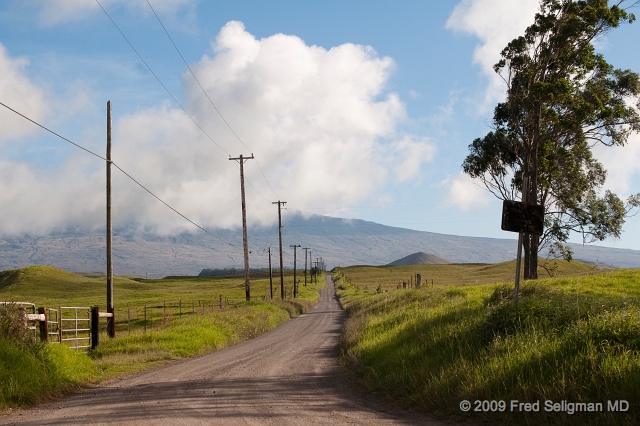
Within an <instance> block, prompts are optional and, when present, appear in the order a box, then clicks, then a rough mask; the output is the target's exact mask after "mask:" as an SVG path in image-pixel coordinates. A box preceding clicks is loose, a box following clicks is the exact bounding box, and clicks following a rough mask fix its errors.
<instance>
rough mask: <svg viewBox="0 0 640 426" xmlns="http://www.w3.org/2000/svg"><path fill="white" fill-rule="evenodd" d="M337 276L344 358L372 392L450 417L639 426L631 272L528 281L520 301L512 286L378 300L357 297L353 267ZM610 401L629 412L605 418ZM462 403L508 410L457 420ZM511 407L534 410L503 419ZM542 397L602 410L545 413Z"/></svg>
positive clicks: (446, 289) (637, 333)
mask: <svg viewBox="0 0 640 426" xmlns="http://www.w3.org/2000/svg"><path fill="white" fill-rule="evenodd" d="M342 272H344V274H345V276H350V277H352V278H351V283H350V282H349V281H347V282H345V280H344V279H339V280H338V288H339V290H338V292H339V295H340V298H341V300H342V301H343V303H344V305H345V306H346V307H347V309H348V311H349V314H350V316H349V319H348V321H347V323H346V326H345V332H344V338H343V353H344V356H343V359H344V362H345V363H346V364H347V365H348V366H349V367H350V369H351V370H353V371H356V372H357V375H358V376H359V377H360V378H361V380H363V382H364V383H366V384H367V385H368V386H369V387H370V388H372V389H374V390H376V391H378V392H381V393H384V394H387V395H389V396H390V397H392V398H394V399H396V400H398V401H400V402H402V403H404V404H406V405H410V406H413V407H416V408H419V409H423V410H426V411H429V412H432V413H438V414H439V415H441V416H443V417H452V418H457V419H473V420H486V421H489V422H492V423H493V422H495V423H499V424H531V425H546V424H551V425H560V424H588V425H592V424H593V425H605V424H607V425H608V424H614V425H632V424H640V410H639V408H640V322H639V320H640V299H639V298H638V296H639V293H640V272H638V271H618V272H614V273H607V274H601V275H597V276H591V277H589V276H585V277H579V278H568V277H564V278H556V279H546V280H540V281H539V282H536V283H531V282H527V283H525V284H524V285H523V287H522V296H521V298H520V301H519V303H518V304H514V303H513V300H512V299H511V297H510V296H511V293H512V291H513V290H512V284H493V285H486V284H485V285H467V286H440V287H438V286H435V287H429V288H423V289H419V290H416V289H414V290H394V291H391V292H382V293H377V294H376V293H373V292H367V291H363V290H362V287H363V286H364V283H363V281H361V280H360V281H359V278H358V277H359V275H358V271H357V270H355V269H352V270H346V271H342ZM341 276H342V273H340V274H337V275H336V278H338V277H341ZM353 282H355V283H357V284H353ZM356 285H357V286H358V288H360V290H358V289H356ZM618 399H624V400H627V401H628V402H629V404H630V409H629V411H628V412H625V413H620V412H607V411H606V410H607V401H608V400H618ZM461 400H469V401H472V402H473V401H476V400H480V401H482V400H488V401H491V400H496V401H499V400H504V401H505V402H506V404H507V409H506V410H505V412H502V413H501V412H489V413H484V412H474V411H471V412H468V413H463V412H461V411H460V409H459V405H458V404H459V403H460V401H461ZM511 400H518V401H520V402H530V403H533V402H536V401H540V405H541V409H540V411H539V412H530V413H525V412H511V411H509V403H510V401H511ZM546 400H550V401H554V402H560V401H563V400H564V401H568V402H587V403H588V402H594V403H596V402H600V403H603V409H604V412H601V413H574V414H567V412H558V413H556V412H545V411H544V402H545V401H546Z"/></svg>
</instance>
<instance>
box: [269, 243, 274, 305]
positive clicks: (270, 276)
mask: <svg viewBox="0 0 640 426" xmlns="http://www.w3.org/2000/svg"><path fill="white" fill-rule="evenodd" d="M269 290H270V291H271V298H272V299H273V270H272V269H271V247H269Z"/></svg>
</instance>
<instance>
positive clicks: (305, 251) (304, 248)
mask: <svg viewBox="0 0 640 426" xmlns="http://www.w3.org/2000/svg"><path fill="white" fill-rule="evenodd" d="M302 249H303V250H304V286H305V287H306V286H307V250H309V247H302Z"/></svg>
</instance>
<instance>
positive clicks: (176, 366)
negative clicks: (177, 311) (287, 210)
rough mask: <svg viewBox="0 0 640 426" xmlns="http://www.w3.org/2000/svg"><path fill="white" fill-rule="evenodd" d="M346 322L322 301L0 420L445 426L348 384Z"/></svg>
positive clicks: (326, 298)
mask: <svg viewBox="0 0 640 426" xmlns="http://www.w3.org/2000/svg"><path fill="white" fill-rule="evenodd" d="M343 321H344V311H342V310H341V308H340V306H339V304H338V302H337V300H336V297H335V292H334V286H333V282H332V281H331V278H330V277H329V276H327V286H326V288H325V289H324V290H323V291H322V296H321V299H320V302H319V303H318V304H317V305H316V306H315V307H314V308H313V309H312V310H311V311H309V312H308V313H306V314H303V315H300V316H298V317H296V318H294V319H292V320H291V321H288V322H287V323H285V324H283V325H282V326H280V327H278V328H277V329H275V330H273V331H271V332H269V333H266V334H264V335H262V336H260V337H258V338H256V339H253V340H250V341H247V342H244V343H241V344H239V345H236V346H233V347H230V348H226V349H223V350H220V351H217V352H214V353H211V354H209V355H205V356H203V357H200V358H196V359H189V360H186V361H179V362H175V363H172V364H170V365H167V366H164V367H161V368H158V369H155V370H153V371H150V372H146V373H141V374H138V375H135V376H131V377H127V378H125V379H122V380H118V381H114V382H111V383H109V384H107V385H105V386H101V387H97V388H93V389H89V390H86V391H85V392H82V393H79V394H76V395H73V396H71V397H69V398H65V399H62V400H60V401H57V402H54V403H48V404H43V405H40V406H38V407H36V408H34V409H30V410H17V411H14V412H13V413H11V414H10V415H6V416H0V424H10V425H38V426H41V425H76V424H78V425H111V424H118V425H157V424H169V425H170V426H180V425H208V424H213V425H343V424H351V425H442V424H443V423H440V422H437V421H434V420H431V419H428V418H425V417H421V416H420V415H419V414H415V413H407V412H404V411H401V410H397V409H392V408H389V407H388V406H387V405H386V404H385V403H384V402H382V401H381V400H379V399H377V398H375V397H373V396H371V395H368V394H367V393H366V392H364V391H362V389H360V388H359V387H358V386H357V385H355V384H353V383H352V382H351V381H350V380H349V379H347V378H345V377H344V374H343V371H342V367H341V366H340V365H339V364H338V340H339V338H340V329H341V326H342V323H343Z"/></svg>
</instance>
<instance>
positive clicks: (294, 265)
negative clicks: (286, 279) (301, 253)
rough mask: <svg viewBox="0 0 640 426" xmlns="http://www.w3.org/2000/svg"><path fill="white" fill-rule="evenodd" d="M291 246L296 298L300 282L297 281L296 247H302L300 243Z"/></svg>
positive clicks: (294, 294) (294, 295)
mask: <svg viewBox="0 0 640 426" xmlns="http://www.w3.org/2000/svg"><path fill="white" fill-rule="evenodd" d="M289 247H293V297H294V298H296V297H297V296H298V282H297V281H296V249H297V248H298V247H300V244H298V245H296V244H294V245H290V246H289Z"/></svg>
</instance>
